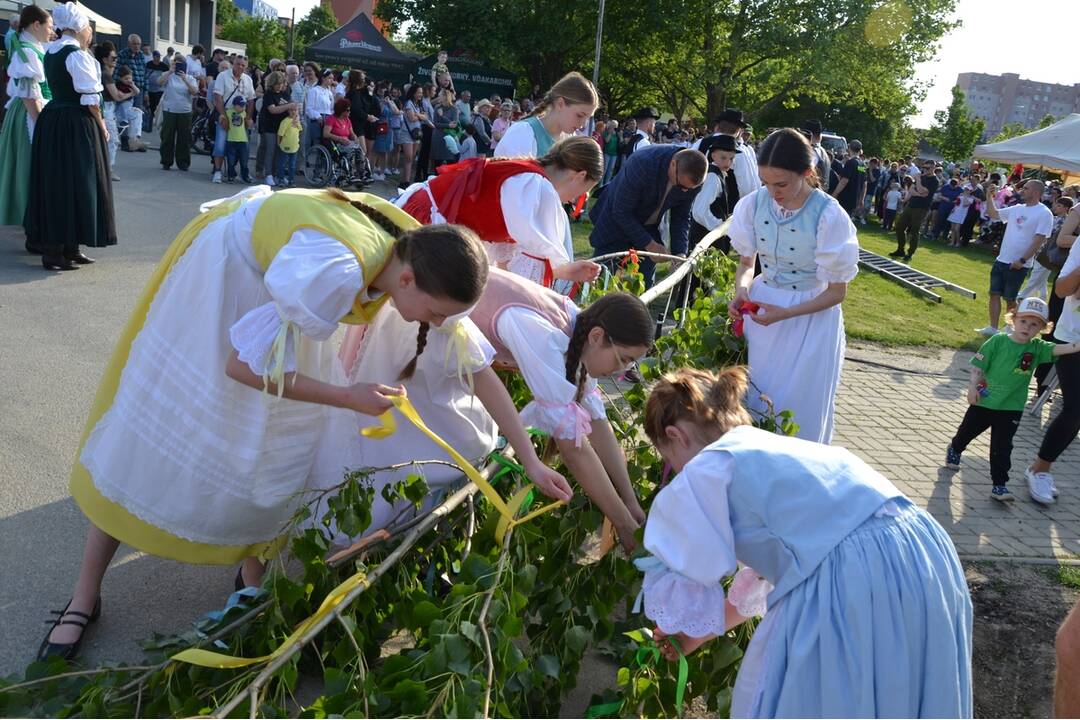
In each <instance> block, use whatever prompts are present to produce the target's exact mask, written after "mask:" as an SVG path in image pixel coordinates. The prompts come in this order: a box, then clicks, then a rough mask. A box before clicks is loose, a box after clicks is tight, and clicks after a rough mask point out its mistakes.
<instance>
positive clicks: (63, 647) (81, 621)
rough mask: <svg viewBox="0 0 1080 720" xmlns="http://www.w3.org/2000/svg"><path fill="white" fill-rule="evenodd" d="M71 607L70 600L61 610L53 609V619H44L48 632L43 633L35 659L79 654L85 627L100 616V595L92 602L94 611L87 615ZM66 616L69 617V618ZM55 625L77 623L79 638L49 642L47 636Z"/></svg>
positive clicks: (67, 657)
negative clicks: (63, 641) (47, 625)
mask: <svg viewBox="0 0 1080 720" xmlns="http://www.w3.org/2000/svg"><path fill="white" fill-rule="evenodd" d="M69 607H71V601H70V600H69V601H68V604H67V605H65V606H64V609H63V610H53V611H52V613H53V615H56V619H55V620H46V621H45V622H47V623H49V632H47V633H45V639H44V640H42V641H41V646H40V647H39V648H38V652H37V659H38V660H45V659H46V658H51V657H61V658H64V659H65V660H69V661H70V660H74V659H75V657H76V656H78V654H79V649H80V648H81V647H82V641H83V637H85V636H86V627H87V626H88V625H90V624H91V623H93V622H96V621H97V619H98V618H99V617H101V596H100V595H99V596H98V599H97V602H96V603H94V611H93V612H91V613H90V614H89V615H87V614H86V613H81V612H78V611H76V610H68V608H69ZM67 618H71V619H70V620H69V619H67ZM57 625H78V626H79V627H81V628H82V629H83V630H82V632H81V633H79V639H78V640H76V641H75V642H73V643H54V642H49V636H50V635H52V631H53V629H55V628H56V626H57Z"/></svg>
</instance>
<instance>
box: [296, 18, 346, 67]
mask: <svg viewBox="0 0 1080 720" xmlns="http://www.w3.org/2000/svg"><path fill="white" fill-rule="evenodd" d="M337 26H338V24H337V18H335V17H334V14H333V13H332V12H330V10H329V9H328V8H326V7H324V6H323V5H316V6H315V7H313V8H311V10H310V11H309V12H308V14H307V15H305V16H304V17H303V18H302V19H301V20H298V21H297V23H296V29H295V35H294V38H293V43H294V45H293V49H292V51H291V53H290V55H291V56H292V57H294V58H302V57H304V51H305V50H306V49H307V47H308V45H311V44H312V43H313V42H315V41H316V40H319V39H321V38H324V37H326V36H327V35H329V34H330V33H332V32H334V30H336V29H337Z"/></svg>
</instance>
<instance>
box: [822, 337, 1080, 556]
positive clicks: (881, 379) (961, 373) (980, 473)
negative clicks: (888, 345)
mask: <svg viewBox="0 0 1080 720" xmlns="http://www.w3.org/2000/svg"><path fill="white" fill-rule="evenodd" d="M847 355H848V361H847V362H846V363H845V364H844V376H843V379H842V381H841V387H840V393H839V394H838V396H837V400H836V412H837V423H836V433H835V437H834V439H833V442H834V443H836V444H838V445H844V446H845V447H847V448H849V449H851V450H852V451H853V452H854V453H855V454H857V455H858V456H859V457H861V458H863V459H864V460H866V461H867V462H868V463H870V464H871V465H872V466H873V467H875V468H877V469H878V470H880V471H881V472H882V473H884V474H885V475H886V476H887V477H888V478H890V479H891V480H892V481H893V482H895V483H896V484H897V486H899V487H900V489H901V490H903V491H904V492H905V493H907V494H908V496H910V497H911V498H912V500H914V501H915V502H917V503H918V504H919V505H921V506H922V507H924V508H926V509H927V510H929V511H930V512H931V513H932V514H933V515H934V517H935V518H937V520H938V522H940V523H941V524H942V525H943V526H944V527H945V529H946V530H948V531H949V534H950V535H951V536H952V538H953V542H954V543H955V544H956V549H957V551H958V552H959V553H960V555H961V556H962V557H964V558H965V559H969V558H970V559H985V560H989V559H1010V560H1029V561H1053V560H1054V559H1055V558H1056V559H1058V560H1069V561H1077V562H1080V442H1074V443H1073V445H1072V446H1070V447H1069V449H1068V450H1066V451H1065V453H1064V454H1063V455H1062V456H1061V458H1059V460H1058V462H1057V463H1056V464H1055V465H1054V478H1055V480H1056V482H1057V486H1058V488H1059V489H1060V491H1061V497H1060V498H1059V499H1058V502H1057V504H1055V505H1053V506H1051V507H1048V508H1047V507H1043V506H1041V505H1038V504H1036V503H1035V502H1033V501H1032V500H1031V499H1030V497H1029V496H1028V492H1027V484H1026V483H1025V481H1024V476H1023V471H1024V468H1025V467H1027V465H1028V464H1029V463H1030V462H1031V460H1032V458H1033V457H1034V455H1035V452H1036V451H1037V450H1038V447H1039V444H1040V442H1041V441H1042V436H1043V432H1044V431H1045V429H1046V426H1047V424H1048V423H1049V421H1050V419H1051V417H1053V416H1054V415H1055V414H1056V413H1057V412H1058V409H1059V408H1060V403H1061V398H1060V395H1058V396H1057V397H1056V402H1055V403H1050V404H1048V405H1046V406H1044V407H1043V409H1042V412H1041V413H1040V414H1039V415H1038V416H1031V415H1029V414H1027V413H1026V412H1025V414H1024V419H1023V421H1022V422H1021V423H1020V429H1019V431H1018V432H1017V433H1016V438H1015V440H1014V444H1013V448H1014V449H1013V467H1012V473H1011V475H1010V482H1009V485H1010V487H1011V488H1012V491H1013V492H1014V493H1015V494H1016V502H1014V503H1009V504H1004V503H999V502H997V501H995V500H991V499H990V463H989V447H990V446H989V442H990V433H989V432H987V433H985V434H984V435H982V436H980V437H979V438H978V439H977V440H975V442H973V443H972V444H971V445H970V446H969V447H968V449H967V451H966V452H965V453H964V460H963V463H962V466H961V469H960V470H959V471H958V472H956V471H951V470H947V469H945V468H944V467H942V462H943V461H944V457H945V447H946V446H947V445H948V444H949V440H950V439H951V438H952V436H953V434H954V433H955V432H956V428H957V427H958V426H959V424H960V420H961V418H962V417H963V415H964V412H965V410H966V408H967V401H966V399H965V394H966V392H967V382H968V370H967V368H968V367H969V365H968V361H969V360H970V358H971V353H970V352H966V351H955V352H953V351H932V350H923V351H919V350H916V351H912V350H906V351H891V350H888V349H882V348H877V347H874V346H866V345H855V346H850V347H849V348H848V353H847ZM883 366H889V367H883Z"/></svg>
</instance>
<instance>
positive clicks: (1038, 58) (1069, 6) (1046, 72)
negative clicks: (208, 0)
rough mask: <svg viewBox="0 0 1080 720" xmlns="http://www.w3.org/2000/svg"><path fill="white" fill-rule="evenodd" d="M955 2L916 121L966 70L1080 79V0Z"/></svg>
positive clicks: (923, 68)
mask: <svg viewBox="0 0 1080 720" xmlns="http://www.w3.org/2000/svg"><path fill="white" fill-rule="evenodd" d="M907 1H908V2H912V1H913V2H918V0H907ZM270 2H271V4H273V5H274V6H275V7H277V9H278V10H279V11H280V14H281V15H284V16H287V15H289V13H290V11H291V10H292V8H293V7H295V8H296V17H297V19H300V18H301V17H303V16H304V15H305V14H306V13H307V12H308V11H309V10H310V9H311V8H312V7H314V6H315V5H317V4H318V0H270ZM956 5H957V7H956V15H957V17H959V18H960V19H961V20H962V21H963V24H962V25H961V26H960V27H959V28H957V29H956V30H954V31H953V32H952V33H950V34H949V35H948V36H946V37H945V38H944V40H942V42H941V48H940V50H939V51H938V54H937V58H936V59H934V60H932V61H930V62H926V63H923V64H922V65H920V66H919V67H918V69H917V77H918V79H919V80H921V81H927V82H930V83H931V87H930V89H929V92H928V93H927V96H926V100H925V102H923V103H922V105H920V107H919V111H918V114H917V115H916V116H915V117H913V118H912V119H911V121H912V123H913V124H914V125H915V126H916V127H927V126H929V125H930V123H931V122H933V119H934V111H935V110H943V109H945V108H946V107H947V106H948V104H949V100H950V99H951V96H950V92H951V90H952V86H953V85H954V84H956V76H957V74H959V73H962V72H984V73H991V74H994V75H1000V74H1001V73H1006V72H1014V73H1017V74H1019V75H1020V77H1022V78H1025V79H1028V80H1038V81H1040V82H1048V83H1064V84H1067V85H1071V84H1073V83H1080V0H1020V1H1019V2H1006V0H958V2H957V4H956Z"/></svg>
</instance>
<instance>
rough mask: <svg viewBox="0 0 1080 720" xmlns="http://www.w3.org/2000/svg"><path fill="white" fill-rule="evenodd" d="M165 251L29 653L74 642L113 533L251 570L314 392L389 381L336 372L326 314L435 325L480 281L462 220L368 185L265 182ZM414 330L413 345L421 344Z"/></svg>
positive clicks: (361, 405) (278, 524)
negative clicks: (72, 581) (74, 545)
mask: <svg viewBox="0 0 1080 720" xmlns="http://www.w3.org/2000/svg"><path fill="white" fill-rule="evenodd" d="M204 210H208V211H207V212H204V213H203V214H202V215H200V216H199V217H197V218H196V219H194V220H193V221H192V222H191V223H189V224H188V225H187V227H185V228H184V229H183V230H182V231H181V232H180V234H179V235H178V236H177V238H176V240H175V241H174V242H173V244H172V246H171V247H170V248H169V249H168V250H167V251H166V254H165V257H164V258H163V259H162V261H161V263H160V264H159V266H158V268H157V270H156V271H155V273H154V275H153V276H152V277H151V279H150V281H149V283H148V285H147V288H146V290H145V291H144V294H143V297H142V299H141V300H140V302H139V304H138V306H137V307H136V309H135V311H134V312H133V313H132V316H131V320H130V321H129V322H128V325H127V327H126V328H125V330H124V332H123V334H122V335H121V337H120V339H119V341H118V343H117V346H116V350H115V352H114V355H113V358H112V360H111V362H110V364H109V366H108V367H107V369H106V372H105V376H104V378H103V380H102V383H101V386H100V388H99V390H98V395H97V398H96V400H95V404H94V407H93V408H92V410H91V413H90V417H89V419H88V422H87V426H86V431H85V433H84V435H83V439H82V443H81V447H80V450H79V455H78V462H77V463H76V464H75V468H74V470H73V471H72V475H71V485H70V487H71V493H72V495H73V496H74V498H75V501H76V502H77V503H78V504H79V506H80V508H81V509H82V511H83V512H84V513H85V514H86V516H87V517H88V518H89V519H90V521H91V523H92V526H91V528H90V531H89V535H88V537H87V541H86V548H85V551H84V555H83V564H82V569H81V571H80V574H79V579H78V582H77V584H76V586H75V592H74V596H73V597H72V599H71V601H70V602H69V603H68V605H67V607H66V608H65V609H64V611H63V612H62V613H61V614H60V615H59V617H58V618H57V621H56V622H55V623H54V625H53V627H52V629H51V630H50V632H49V635H48V636H47V637H46V638H45V640H44V641H43V642H42V644H41V648H40V651H39V654H40V655H41V656H46V655H62V656H64V657H69V658H70V657H74V655H75V654H76V653H77V652H78V650H79V645H80V643H81V641H82V634H83V630H84V628H85V627H86V625H87V624H88V623H89V622H92V621H93V620H95V619H96V618H97V616H98V614H99V612H100V609H101V596H100V588H101V580H102V577H103V576H104V573H105V569H106V567H107V566H108V564H109V561H110V560H111V558H112V557H113V554H114V553H115V552H116V549H117V546H118V544H119V543H120V542H124V543H127V544H128V545H131V546H133V547H135V548H137V549H139V550H141V551H144V552H147V553H151V554H154V555H159V556H162V557H166V558H171V559H174V560H181V561H184V562H189V563H207V564H232V563H237V562H241V561H242V562H243V564H242V567H241V571H240V572H239V573H238V575H237V585H239V586H243V585H248V584H257V583H258V582H259V579H260V577H261V574H262V569H263V565H262V562H261V561H260V559H259V558H265V557H267V556H269V555H271V554H273V553H274V552H275V551H276V550H277V549H278V548H279V547H280V546H281V545H282V544H283V542H284V541H285V540H286V539H287V538H286V537H285V536H284V535H283V534H282V533H283V531H284V530H285V529H286V527H287V525H288V521H289V519H290V517H291V516H292V514H293V512H294V511H295V509H296V507H297V502H298V495H299V493H301V492H302V491H303V490H304V489H305V484H306V481H307V477H308V474H309V472H310V470H311V466H312V462H313V460H314V456H315V449H316V445H317V440H318V438H319V434H320V432H321V429H322V427H323V424H324V420H325V418H326V415H327V412H328V408H331V407H340V408H349V409H351V410H354V411H356V412H360V413H365V414H369V415H378V414H380V413H382V412H383V411H385V410H386V409H388V408H389V407H390V400H389V398H388V396H390V395H396V394H400V393H401V388H400V387H391V386H388V385H383V384H378V383H371V382H369V381H366V379H365V380H364V381H358V382H355V383H352V384H348V385H336V384H333V383H332V382H329V380H330V379H331V378H332V374H331V371H332V368H333V363H334V361H335V357H334V352H333V349H332V348H331V346H330V343H328V342H326V341H327V340H328V339H329V338H330V337H331V335H332V334H333V333H334V331H335V330H337V328H338V326H339V323H347V324H357V325H359V324H364V323H367V322H370V321H371V320H372V319H373V318H374V317H375V314H376V312H377V311H378V309H379V308H380V307H381V306H383V305H387V304H389V303H388V302H387V301H388V300H392V301H393V308H394V310H395V311H396V312H397V313H399V314H400V315H401V316H402V317H403V318H405V319H406V320H410V321H416V322H419V323H424V324H425V325H430V326H435V327H438V326H439V325H441V324H442V323H443V322H444V321H446V319H447V318H449V317H451V316H453V315H457V314H459V313H462V312H463V311H465V310H467V309H468V308H469V307H471V306H472V305H473V304H475V303H476V301H477V299H478V298H479V297H480V293H481V291H482V290H483V288H484V283H485V281H486V278H487V270H488V262H487V257H486V255H485V254H484V249H483V246H482V244H481V243H480V241H479V240H478V239H477V238H476V236H475V234H473V232H472V231H471V230H468V229H467V228H462V227H459V226H454V225H439V226H431V227H420V226H419V224H418V223H417V222H416V221H415V220H413V219H412V218H411V217H409V216H408V215H407V214H405V213H404V212H402V211H401V210H399V209H398V208H396V207H394V206H393V205H391V204H390V203H388V202H385V201H383V200H381V199H379V198H377V197H374V196H371V195H367V194H364V193H355V194H350V195H345V194H344V193H341V192H339V191H331V192H326V191H314V190H286V191H280V192H277V193H274V194H272V195H271V193H270V189H269V188H268V187H266V186H260V187H257V188H249V189H248V190H246V191H244V192H242V193H240V194H238V195H235V196H233V197H232V198H228V199H226V200H224V201H219V202H218V203H216V204H214V205H213V206H212V207H204ZM423 345H424V337H423V335H421V337H420V343H419V347H418V348H417V349H418V350H420V351H422V350H423Z"/></svg>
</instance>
